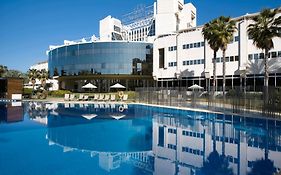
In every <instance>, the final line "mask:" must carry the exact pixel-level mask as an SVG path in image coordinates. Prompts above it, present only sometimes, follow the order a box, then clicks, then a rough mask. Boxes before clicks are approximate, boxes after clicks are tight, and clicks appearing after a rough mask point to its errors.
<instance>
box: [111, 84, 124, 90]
mask: <svg viewBox="0 0 281 175" xmlns="http://www.w3.org/2000/svg"><path fill="white" fill-rule="evenodd" d="M110 88H111V89H126V87H125V86H123V85H121V84H119V83H116V84H115V85H112V86H110Z"/></svg>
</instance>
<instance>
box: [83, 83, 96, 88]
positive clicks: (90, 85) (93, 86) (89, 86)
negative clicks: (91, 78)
mask: <svg viewBox="0 0 281 175" xmlns="http://www.w3.org/2000/svg"><path fill="white" fill-rule="evenodd" d="M82 88H83V89H96V88H97V86H95V85H93V84H92V83H88V84H86V85H84V86H82Z"/></svg>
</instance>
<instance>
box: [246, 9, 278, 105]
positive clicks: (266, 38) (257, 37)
mask: <svg viewBox="0 0 281 175" xmlns="http://www.w3.org/2000/svg"><path fill="white" fill-rule="evenodd" d="M277 12H278V9H275V10H270V9H264V10H262V11H261V13H260V14H259V15H257V16H254V17H252V20H253V22H254V23H253V24H250V25H249V26H248V35H249V36H250V37H251V38H252V39H253V44H254V45H255V46H256V47H257V48H259V49H262V50H264V55H265V57H264V87H265V95H266V101H267V98H268V79H269V75H268V74H269V73H268V55H269V54H268V53H269V50H270V49H272V48H274V44H273V41H272V39H273V38H274V37H281V33H280V30H281V27H280V25H281V16H280V17H278V18H276V17H275V16H276V14H277Z"/></svg>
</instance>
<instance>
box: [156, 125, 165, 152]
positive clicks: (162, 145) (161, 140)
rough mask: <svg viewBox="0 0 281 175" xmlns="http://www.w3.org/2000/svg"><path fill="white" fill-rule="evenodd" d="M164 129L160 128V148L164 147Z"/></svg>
mask: <svg viewBox="0 0 281 175" xmlns="http://www.w3.org/2000/svg"><path fill="white" fill-rule="evenodd" d="M164 138H165V135H164V127H159V128H158V146H160V147H164Z"/></svg>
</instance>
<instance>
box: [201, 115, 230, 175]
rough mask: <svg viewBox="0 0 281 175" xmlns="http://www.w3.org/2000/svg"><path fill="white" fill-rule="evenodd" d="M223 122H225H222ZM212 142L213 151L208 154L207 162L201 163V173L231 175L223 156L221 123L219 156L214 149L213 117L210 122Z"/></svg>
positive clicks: (214, 130) (214, 129) (206, 174)
mask: <svg viewBox="0 0 281 175" xmlns="http://www.w3.org/2000/svg"><path fill="white" fill-rule="evenodd" d="M224 117H225V116H224ZM224 122H225V121H224ZM212 125H213V126H212V140H213V151H212V152H211V153H210V154H209V156H208V158H207V161H205V162H204V163H203V167H202V173H203V174H204V175H233V172H232V169H231V168H229V163H228V160H227V158H226V156H225V143H224V142H225V138H224V135H225V131H224V130H225V129H224V127H225V124H224V123H223V125H224V126H223V144H222V155H221V156H220V155H219V153H218V151H217V148H216V128H215V125H216V123H215V117H214V118H213V121H212Z"/></svg>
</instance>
